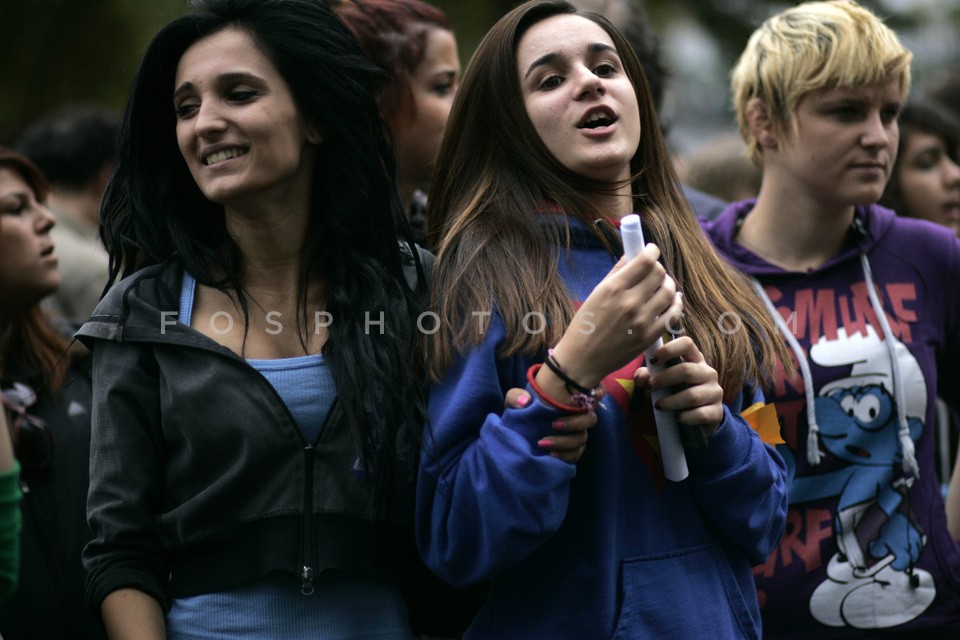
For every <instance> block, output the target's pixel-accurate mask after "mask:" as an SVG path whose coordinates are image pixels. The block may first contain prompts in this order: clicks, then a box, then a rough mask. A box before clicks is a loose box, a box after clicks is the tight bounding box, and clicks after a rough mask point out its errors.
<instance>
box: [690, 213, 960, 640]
mask: <svg viewBox="0 0 960 640" xmlns="http://www.w3.org/2000/svg"><path fill="white" fill-rule="evenodd" d="M753 205H754V201H752V200H751V201H746V202H740V203H735V204H733V205H731V206H730V207H728V208H727V209H726V211H724V213H723V214H721V216H720V217H719V218H717V219H716V221H715V222H713V223H707V228H706V231H707V234H708V235H709V236H710V238H711V239H712V241H713V242H714V244H715V245H716V247H717V249H718V250H719V251H720V253H721V254H723V255H724V256H725V257H726V258H727V259H728V260H729V261H730V262H731V263H732V264H733V265H735V266H736V267H738V268H739V269H741V270H742V271H744V272H745V273H747V274H748V275H750V276H752V277H753V278H755V279H756V280H758V281H759V282H760V283H761V284H762V285H763V291H764V292H765V293H766V296H767V298H768V299H769V306H770V307H771V308H773V307H775V309H776V311H778V312H779V315H780V317H781V318H782V319H783V321H784V322H783V327H785V328H787V329H788V330H789V331H790V332H791V333H792V335H793V336H794V337H795V338H796V340H795V341H794V344H793V345H792V351H793V354H794V358H795V359H796V358H798V356H799V357H800V358H802V359H803V360H804V363H803V365H802V366H801V363H800V362H799V360H797V361H795V362H793V363H791V367H792V368H793V369H794V370H795V371H798V375H797V377H796V378H795V379H794V380H792V381H791V380H788V379H787V378H786V376H785V375H781V376H779V378H778V381H777V382H776V384H775V385H774V386H773V388H771V389H767V390H765V395H766V397H767V400H768V401H772V402H774V403H775V404H776V406H777V411H778V413H779V415H780V417H781V421H782V425H783V437H784V439H785V440H786V442H787V445H786V446H785V445H780V446H779V447H778V450H779V451H780V453H781V454H782V455H783V456H784V458H785V459H786V461H787V468H788V492H787V495H788V500H789V512H788V516H787V527H786V530H785V532H784V535H783V538H782V540H781V542H780V544H779V546H778V547H776V548H775V549H774V551H773V552H772V553H771V554H770V556H769V558H768V560H767V562H766V564H764V565H761V566H759V567H756V568H755V569H754V577H755V578H756V583H757V591H758V596H759V598H760V605H761V613H762V616H763V626H764V637H765V638H796V639H801V638H802V639H804V640H806V639H808V638H817V639H818V640H824V639H828V638H876V637H889V636H891V635H895V636H899V635H900V634H903V636H904V637H909V638H928V637H930V638H933V637H936V638H946V637H951V638H957V637H960V546H958V544H957V543H956V542H955V541H954V540H953V539H952V538H951V537H950V535H949V533H948V532H947V528H946V516H945V514H944V507H943V500H942V498H941V494H940V485H939V482H938V480H937V473H936V469H935V461H934V436H935V428H934V426H935V424H936V420H935V402H934V401H935V398H936V397H937V396H940V397H942V398H943V399H944V400H945V401H946V402H947V404H948V405H950V406H951V407H953V408H957V407H960V385H958V381H960V286H958V284H960V240H958V239H957V238H956V237H955V236H954V235H953V234H952V233H951V232H950V231H949V230H947V229H946V228H943V227H939V226H937V225H934V224H932V223H928V222H925V221H920V220H912V219H907V218H900V217H897V216H896V215H894V213H893V212H892V211H888V210H886V209H883V208H881V207H878V206H869V207H859V208H857V211H856V215H855V222H854V224H853V225H852V226H851V229H850V232H849V235H848V237H847V240H846V242H845V244H844V246H843V248H842V249H841V251H840V252H839V253H838V254H837V255H836V256H834V257H833V258H831V259H830V260H828V261H827V262H826V263H825V264H823V265H821V266H820V267H818V268H817V269H815V270H813V271H811V272H809V273H800V272H790V271H785V270H784V269H781V268H780V267H777V266H774V265H772V264H770V263H768V262H766V261H765V260H763V259H762V258H760V257H758V256H757V255H755V254H754V253H752V252H750V251H748V250H747V249H745V248H744V247H742V246H740V245H739V244H737V243H736V241H735V237H736V233H737V230H738V229H739V225H740V223H741V222H742V220H743V218H744V217H745V216H746V215H747V214H748V213H749V212H750V210H751V209H752V208H753ZM872 295H873V296H874V297H875V299H874V300H871V296H872ZM879 307H882V309H883V310H884V313H883V314H882V315H885V316H886V321H883V320H881V318H880V315H881V314H880V313H878V312H877V309H878V308H879ZM884 326H886V327H887V328H888V329H889V333H890V337H889V338H888V337H887V331H886V330H885V329H884ZM788 341H789V339H788ZM803 369H806V372H805V374H804V375H801V371H802V370H803ZM804 378H806V382H805V381H804ZM811 404H812V405H813V407H814V408H815V410H814V411H809V409H810V405H811ZM910 449H915V459H916V463H917V465H918V473H912V472H910V471H908V470H906V468H907V467H908V466H909V464H910V462H911V461H912V460H913V458H914V456H913V455H912V453H911V451H910ZM949 630H954V631H953V632H952V633H951V632H950V631H949Z"/></svg>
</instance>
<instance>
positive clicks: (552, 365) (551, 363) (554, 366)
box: [544, 349, 594, 396]
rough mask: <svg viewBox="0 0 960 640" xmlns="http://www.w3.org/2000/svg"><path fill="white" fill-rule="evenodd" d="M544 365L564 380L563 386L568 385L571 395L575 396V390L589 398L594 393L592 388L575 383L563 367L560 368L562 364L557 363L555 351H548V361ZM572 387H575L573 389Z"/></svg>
mask: <svg viewBox="0 0 960 640" xmlns="http://www.w3.org/2000/svg"><path fill="white" fill-rule="evenodd" d="M544 364H545V365H547V369H550V371H553V373H554V374H555V375H556V376H557V377H558V378H560V379H561V380H563V384H565V385H566V387H567V391H569V392H570V393H571V394H573V392H574V390H576V391H578V392H580V393H584V394H586V395H588V396H589V395H592V394H593V393H594V390H593V389H591V388H590V387H585V386H583V385H582V384H579V383H577V382H574V380H573V378H571V377H570V376H568V375H567V373H566V372H565V371H564V370H563V367H561V366H560V363H559V362H557V359H556V358H555V357H554V356H553V349H549V350H548V351H547V359H546V361H545V362H544ZM570 387H573V389H571V388H570Z"/></svg>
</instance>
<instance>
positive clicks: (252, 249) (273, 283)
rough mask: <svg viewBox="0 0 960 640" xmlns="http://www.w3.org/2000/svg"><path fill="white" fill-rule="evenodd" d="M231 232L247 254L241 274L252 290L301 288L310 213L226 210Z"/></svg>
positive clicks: (277, 291) (291, 290)
mask: <svg viewBox="0 0 960 640" xmlns="http://www.w3.org/2000/svg"><path fill="white" fill-rule="evenodd" d="M226 225H227V231H228V233H229V234H230V236H231V237H232V238H233V241H234V242H236V244H237V246H238V247H239V249H240V253H241V254H242V255H243V270H242V272H241V273H240V274H239V278H240V282H241V284H242V285H243V286H244V288H246V289H248V290H250V291H251V292H270V293H274V294H277V295H290V294H291V293H295V292H296V290H297V284H298V282H299V278H300V272H301V270H302V269H303V264H304V260H305V256H304V253H305V250H306V239H307V228H308V215H307V212H306V210H305V209H304V210H303V211H302V212H301V213H300V214H297V213H295V212H290V211H280V210H278V209H273V210H270V211H262V210H260V211H256V212H249V211H245V212H238V211H235V210H229V209H228V210H227V211H226Z"/></svg>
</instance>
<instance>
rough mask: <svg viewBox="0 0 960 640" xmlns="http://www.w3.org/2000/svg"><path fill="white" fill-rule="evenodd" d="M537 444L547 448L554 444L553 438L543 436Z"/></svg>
mask: <svg viewBox="0 0 960 640" xmlns="http://www.w3.org/2000/svg"><path fill="white" fill-rule="evenodd" d="M537 446H538V447H542V448H544V449H547V448H549V447H552V446H553V440H551V439H550V438H543V439H542V440H540V441H538V442H537Z"/></svg>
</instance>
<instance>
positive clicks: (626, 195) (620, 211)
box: [590, 184, 633, 220]
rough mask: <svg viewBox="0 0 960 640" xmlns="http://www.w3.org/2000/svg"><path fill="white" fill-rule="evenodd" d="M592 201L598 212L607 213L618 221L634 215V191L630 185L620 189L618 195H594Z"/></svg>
mask: <svg viewBox="0 0 960 640" xmlns="http://www.w3.org/2000/svg"><path fill="white" fill-rule="evenodd" d="M590 201H591V202H592V203H593V205H594V206H595V207H596V208H597V210H598V211H602V212H604V213H607V214H608V215H610V216H611V217H612V218H614V219H616V220H619V219H621V218H623V216H625V215H628V214H631V213H633V190H632V188H631V185H629V184H627V185H624V186H623V187H621V188H620V189H618V191H617V192H616V193H597V194H594V195H593V196H591V198H590Z"/></svg>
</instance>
